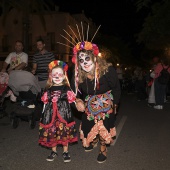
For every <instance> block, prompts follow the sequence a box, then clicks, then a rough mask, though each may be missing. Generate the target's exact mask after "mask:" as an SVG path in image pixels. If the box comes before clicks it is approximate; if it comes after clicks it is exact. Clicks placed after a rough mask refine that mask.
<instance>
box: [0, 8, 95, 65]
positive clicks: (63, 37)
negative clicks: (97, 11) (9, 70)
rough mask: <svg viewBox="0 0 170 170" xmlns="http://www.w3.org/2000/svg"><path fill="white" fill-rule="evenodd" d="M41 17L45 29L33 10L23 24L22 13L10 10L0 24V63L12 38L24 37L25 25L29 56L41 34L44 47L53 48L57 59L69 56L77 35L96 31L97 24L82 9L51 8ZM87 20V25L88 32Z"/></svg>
mask: <svg viewBox="0 0 170 170" xmlns="http://www.w3.org/2000/svg"><path fill="white" fill-rule="evenodd" d="M44 19H45V25H46V29H44V24H42V22H41V21H40V19H39V16H38V15H36V14H31V15H30V17H29V23H28V25H27V26H26V27H25V25H24V23H23V17H22V13H21V12H19V11H16V10H11V12H10V13H9V15H8V16H7V19H6V23H5V24H0V30H1V31H0V58H1V63H0V67H2V63H3V61H4V59H5V57H6V56H7V55H8V54H9V53H10V52H12V51H14V44H15V41H16V40H22V41H23V37H24V34H25V30H24V29H27V35H26V36H27V40H28V54H29V56H32V55H33V54H34V53H35V52H36V40H37V38H39V37H42V38H43V39H44V40H45V44H46V48H47V50H49V51H52V52H53V53H54V54H55V55H56V56H57V58H58V59H61V60H64V61H66V62H68V61H69V60H70V58H71V54H72V47H73V46H74V45H73V44H75V42H78V40H77V38H78V39H79V40H82V39H84V40H86V38H87V37H88V38H89V39H90V37H91V36H92V35H94V33H95V31H96V25H95V24H94V23H93V22H92V20H91V19H88V18H87V17H86V16H85V15H84V13H83V12H82V13H81V14H75V15H70V14H69V13H66V12H58V11H52V12H48V13H45V14H44ZM0 22H1V23H2V17H0ZM88 24H89V28H90V29H89V32H88V33H87V29H88ZM77 30H78V31H77ZM79 33H80V34H79ZM87 34H88V35H87ZM76 36H77V38H76Z"/></svg>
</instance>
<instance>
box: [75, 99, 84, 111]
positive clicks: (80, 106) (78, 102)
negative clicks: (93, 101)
mask: <svg viewBox="0 0 170 170" xmlns="http://www.w3.org/2000/svg"><path fill="white" fill-rule="evenodd" d="M76 108H77V110H78V111H79V112H84V111H85V106H84V102H83V101H82V100H81V99H76Z"/></svg>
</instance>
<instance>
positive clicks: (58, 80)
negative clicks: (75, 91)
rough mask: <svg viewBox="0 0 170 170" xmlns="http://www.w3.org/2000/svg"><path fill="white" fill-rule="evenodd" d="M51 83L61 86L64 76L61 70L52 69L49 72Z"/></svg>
mask: <svg viewBox="0 0 170 170" xmlns="http://www.w3.org/2000/svg"><path fill="white" fill-rule="evenodd" d="M51 76H52V80H53V83H54V84H56V85H59V84H62V82H63V80H64V78H65V75H64V71H63V70H62V69H61V68H54V69H53V70H52V72H51Z"/></svg>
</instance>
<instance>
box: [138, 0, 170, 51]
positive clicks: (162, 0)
mask: <svg viewBox="0 0 170 170" xmlns="http://www.w3.org/2000/svg"><path fill="white" fill-rule="evenodd" d="M136 6H137V10H138V11H139V10H142V9H143V8H150V13H149V14H148V16H147V17H146V18H145V22H144V24H143V29H142V30H141V32H140V33H139V34H138V35H137V41H138V42H139V43H144V44H145V46H146V47H147V48H149V49H152V50H153V49H154V50H160V49H163V48H165V46H167V44H169V43H170V31H169V30H170V12H169V9H170V1H169V0H159V1H158V0H157V1H154V3H153V2H152V1H151V0H139V1H138V2H137V3H136Z"/></svg>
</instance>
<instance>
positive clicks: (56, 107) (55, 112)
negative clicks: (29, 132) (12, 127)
mask: <svg viewBox="0 0 170 170" xmlns="http://www.w3.org/2000/svg"><path fill="white" fill-rule="evenodd" d="M49 70H50V72H49V78H48V81H47V85H46V90H45V92H44V94H43V96H42V97H41V100H42V101H43V103H44V107H43V111H42V116H41V119H40V124H39V141H38V142H39V144H40V145H42V146H45V147H49V148H51V149H52V151H51V154H50V155H49V156H48V157H47V159H46V160H47V161H53V160H54V158H55V157H56V156H57V146H58V145H62V146H63V160H64V162H70V161H71V157H70V154H69V152H68V144H69V143H73V142H76V141H77V140H78V138H77V132H76V127H75V121H74V120H73V114H72V112H71V107H70V104H71V103H73V102H75V99H76V98H75V94H74V93H73V92H72V90H71V88H70V86H69V81H68V78H67V75H66V73H67V70H68V65H67V64H66V63H64V62H63V61H59V60H55V61H52V62H51V63H50V64H49Z"/></svg>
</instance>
